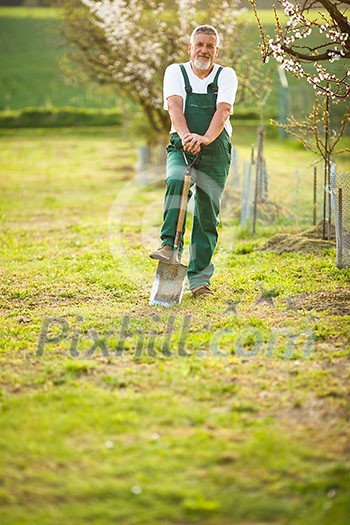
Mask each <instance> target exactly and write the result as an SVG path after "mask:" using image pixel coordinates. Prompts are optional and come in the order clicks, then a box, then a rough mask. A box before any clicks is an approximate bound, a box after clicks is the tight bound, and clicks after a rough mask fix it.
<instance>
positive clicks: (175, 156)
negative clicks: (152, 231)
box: [160, 150, 193, 253]
mask: <svg viewBox="0 0 350 525" xmlns="http://www.w3.org/2000/svg"><path fill="white" fill-rule="evenodd" d="M166 173H167V176H166V179H165V184H166V192H165V197H164V215H163V225H162V228H161V232H160V238H161V239H162V244H167V245H169V246H171V247H172V246H173V245H174V240H175V234H176V226H177V219H178V216H179V210H180V202H181V194H182V189H183V185H184V178H185V173H186V164H185V161H184V158H183V155H182V152H181V151H179V150H174V151H173V150H170V151H168V157H167V165H166ZM192 184H193V180H192V181H191V185H192ZM191 194H192V193H191V190H190V191H189V195H188V199H190V198H191ZM185 225H186V215H185V220H184V225H183V229H182V238H181V243H180V253H181V252H182V250H183V236H184V233H185Z"/></svg>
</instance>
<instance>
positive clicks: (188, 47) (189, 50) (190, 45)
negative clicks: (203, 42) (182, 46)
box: [187, 42, 192, 55]
mask: <svg viewBox="0 0 350 525" xmlns="http://www.w3.org/2000/svg"><path fill="white" fill-rule="evenodd" d="M191 47H192V44H191V42H189V44H188V46H187V51H188V54H189V55H190V54H191Z"/></svg>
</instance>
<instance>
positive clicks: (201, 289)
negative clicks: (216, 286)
mask: <svg viewBox="0 0 350 525" xmlns="http://www.w3.org/2000/svg"><path fill="white" fill-rule="evenodd" d="M191 292H192V294H193V295H194V297H196V298H197V297H204V296H206V295H212V296H213V295H214V293H213V292H212V291H211V289H210V288H209V286H207V285H206V284H202V285H201V286H197V287H196V288H192V290H191Z"/></svg>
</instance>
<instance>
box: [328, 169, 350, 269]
mask: <svg viewBox="0 0 350 525" xmlns="http://www.w3.org/2000/svg"><path fill="white" fill-rule="evenodd" d="M331 194H332V207H333V212H334V222H335V232H336V242H337V256H336V265H337V267H338V268H349V267H350V173H349V172H347V173H337V170H336V165H335V164H334V163H332V166H331Z"/></svg>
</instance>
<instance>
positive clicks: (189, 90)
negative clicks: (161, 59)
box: [180, 64, 192, 95]
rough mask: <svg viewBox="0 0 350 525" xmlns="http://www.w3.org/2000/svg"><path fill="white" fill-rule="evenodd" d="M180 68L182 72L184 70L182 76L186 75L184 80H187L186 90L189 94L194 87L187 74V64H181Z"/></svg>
mask: <svg viewBox="0 0 350 525" xmlns="http://www.w3.org/2000/svg"><path fill="white" fill-rule="evenodd" d="M180 68H181V72H182V76H183V77H184V81H185V90H186V93H187V95H191V93H192V87H191V84H190V80H189V78H188V75H187V71H186V69H185V66H184V65H183V64H180Z"/></svg>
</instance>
